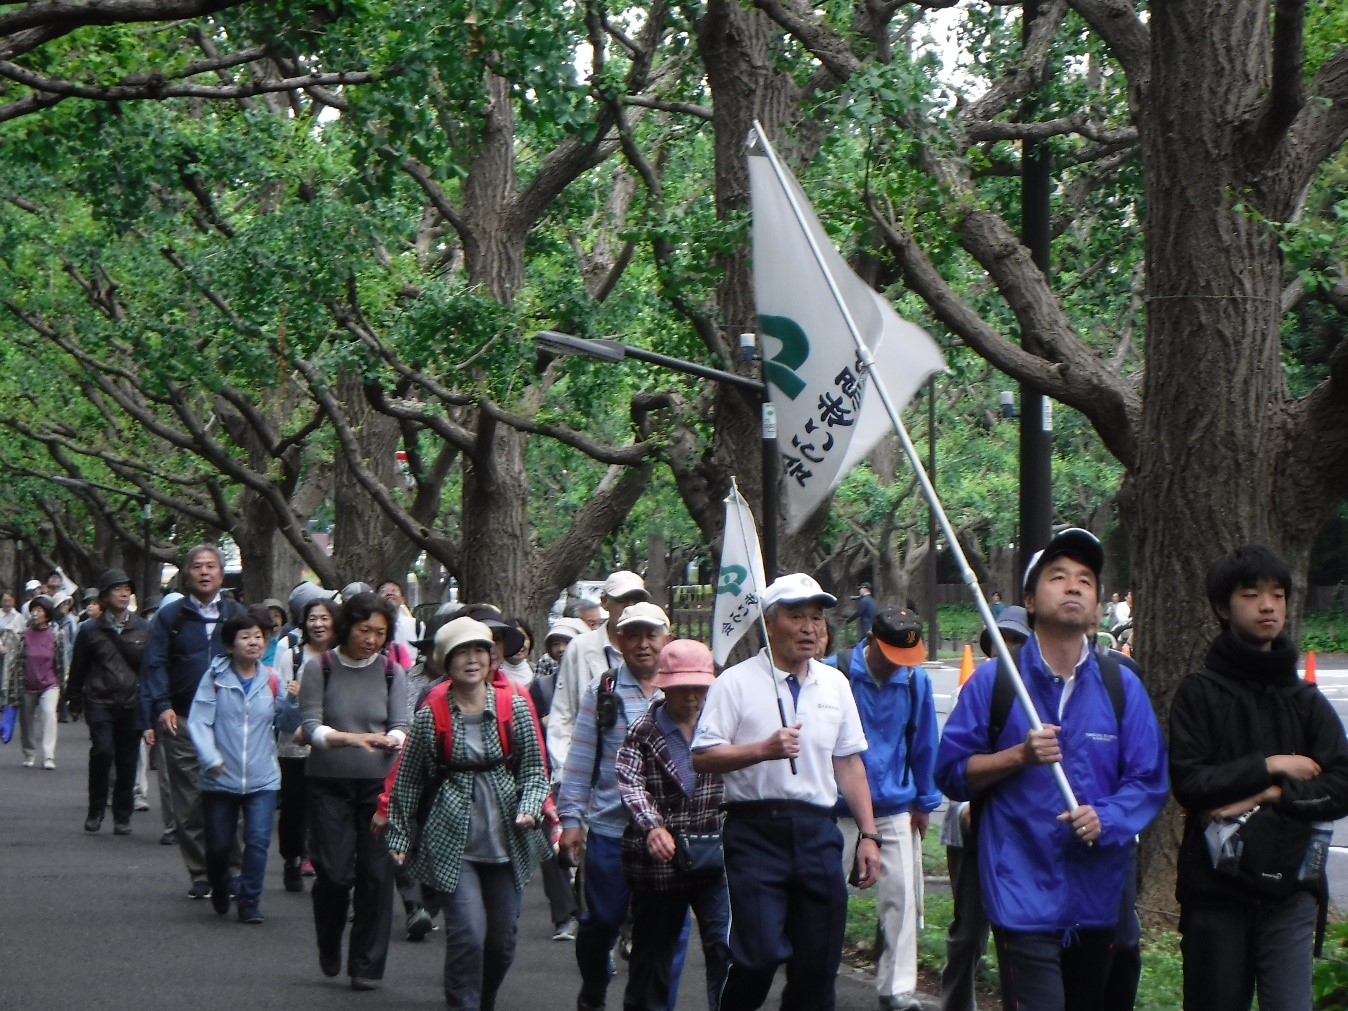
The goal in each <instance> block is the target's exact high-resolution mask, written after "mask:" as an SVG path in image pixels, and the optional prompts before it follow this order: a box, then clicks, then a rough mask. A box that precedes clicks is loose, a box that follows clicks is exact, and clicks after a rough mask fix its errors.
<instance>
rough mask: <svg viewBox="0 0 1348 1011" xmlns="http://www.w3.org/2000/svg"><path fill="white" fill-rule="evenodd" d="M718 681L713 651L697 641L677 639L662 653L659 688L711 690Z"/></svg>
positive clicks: (657, 685) (656, 677)
mask: <svg viewBox="0 0 1348 1011" xmlns="http://www.w3.org/2000/svg"><path fill="white" fill-rule="evenodd" d="M715 680H716V665H715V664H714V663H713V661H712V657H711V650H709V649H708V648H707V647H706V646H704V645H702V643H700V642H698V641H697V640H696V639H675V640H674V641H673V642H671V643H668V644H667V645H666V646H665V648H664V649H662V650H661V651H660V669H659V670H658V671H656V674H655V687H657V688H661V689H663V688H709V687H710V686H711V683H712V682H713V681H715Z"/></svg>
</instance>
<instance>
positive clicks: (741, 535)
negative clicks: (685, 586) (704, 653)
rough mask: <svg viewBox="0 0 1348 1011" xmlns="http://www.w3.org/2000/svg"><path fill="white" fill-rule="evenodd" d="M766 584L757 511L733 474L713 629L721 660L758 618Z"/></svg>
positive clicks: (715, 655) (715, 653)
mask: <svg viewBox="0 0 1348 1011" xmlns="http://www.w3.org/2000/svg"><path fill="white" fill-rule="evenodd" d="M765 585H766V581H765V580H764V578H763V552H762V549H761V548H759V546H758V528H757V527H755V526H754V514H753V513H751V512H750V511H749V503H748V502H746V501H744V496H743V495H741V494H740V490H739V488H738V487H736V485H735V479H734V478H731V479H730V494H729V495H727V496H726V498H725V535H724V536H723V538H722V540H721V570H720V572H718V573H717V576H716V608H715V610H714V612H713V618H712V632H711V652H712V657H713V658H714V659H715V660H716V662H717V663H718V664H724V663H725V662H726V658H727V657H729V656H730V651H731V650H732V649H734V648H735V643H737V642H739V641H740V637H741V636H742V635H744V633H745V632H747V631H748V630H749V629H750V628H751V627H752V626H753V624H754V623H755V622H756V621H758V613H759V610H760V607H759V603H758V599H759V596H760V595H761V594H762V592H763V587H764V586H765Z"/></svg>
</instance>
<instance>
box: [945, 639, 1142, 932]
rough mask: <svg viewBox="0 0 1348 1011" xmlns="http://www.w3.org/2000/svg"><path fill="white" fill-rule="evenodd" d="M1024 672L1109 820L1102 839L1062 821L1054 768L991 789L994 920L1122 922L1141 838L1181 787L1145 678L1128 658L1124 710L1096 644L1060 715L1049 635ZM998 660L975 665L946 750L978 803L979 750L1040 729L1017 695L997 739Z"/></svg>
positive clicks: (1083, 789)
mask: <svg viewBox="0 0 1348 1011" xmlns="http://www.w3.org/2000/svg"><path fill="white" fill-rule="evenodd" d="M1020 672H1021V676H1022V678H1023V679H1024V681H1025V687H1026V689H1027V690H1028V691H1029V694H1030V697H1031V698H1032V699H1033V700H1034V705H1035V709H1036V711H1037V712H1038V714H1039V718H1040V720H1042V721H1043V722H1044V723H1051V724H1056V725H1058V726H1060V727H1061V730H1060V731H1059V733H1058V742H1059V746H1060V747H1061V749H1062V756H1063V757H1062V766H1063V771H1064V772H1065V773H1066V774H1067V781H1068V783H1069V784H1070V785H1071V787H1072V791H1073V792H1074V793H1075V794H1076V798H1077V803H1078V804H1089V805H1091V806H1092V807H1094V808H1095V810H1096V813H1097V814H1098V815H1099V817H1100V828H1101V835H1100V838H1099V839H1098V840H1097V841H1096V843H1095V845H1094V846H1084V845H1082V844H1081V843H1080V842H1079V841H1078V840H1077V839H1076V838H1075V837H1074V836H1073V834H1072V830H1071V828H1070V827H1069V826H1068V825H1067V824H1066V823H1065V822H1061V821H1058V820H1057V818H1058V815H1060V814H1062V812H1063V809H1064V804H1063V799H1062V794H1061V793H1059V791H1058V787H1057V784H1056V782H1055V781H1054V779H1053V774H1052V771H1051V769H1050V767H1049V766H1029V767H1027V768H1024V769H1021V770H1020V771H1019V772H1016V773H1013V774H1012V775H1010V776H1008V777H1007V778H1006V779H1003V780H1002V781H1001V782H999V783H996V784H994V785H993V786H991V787H989V788H988V789H987V790H986V791H984V793H985V795H986V803H985V804H984V805H983V810H982V814H981V815H980V820H979V833H978V872H979V881H980V883H981V885H982V888H983V905H984V908H985V909H986V910H987V914H988V919H989V920H990V921H991V922H992V923H993V925H994V926H997V927H1001V928H1003V929H1006V930H1015V931H1024V932H1035V933H1038V932H1057V931H1061V932H1068V931H1071V930H1074V929H1083V928H1084V929H1095V928H1110V927H1113V926H1114V925H1115V924H1116V922H1117V921H1118V915H1119V905H1120V902H1121V899H1122V893H1123V884H1124V876H1125V874H1127V873H1128V870H1129V867H1130V866H1131V863H1130V850H1131V847H1132V844H1133V837H1134V836H1136V835H1137V833H1139V832H1141V831H1142V830H1143V829H1144V828H1146V827H1147V825H1149V824H1150V823H1151V821H1152V819H1153V818H1155V817H1156V815H1157V814H1158V813H1159V812H1160V810H1161V807H1162V805H1163V804H1164V803H1165V800H1166V794H1167V792H1168V790H1169V782H1168V778H1167V774H1166V750H1165V738H1164V736H1163V735H1162V733H1161V727H1160V724H1159V723H1158V722H1157V719H1156V714H1155V712H1154V711H1153V710H1152V707H1151V700H1150V699H1149V698H1148V697H1147V692H1146V689H1145V688H1144V687H1143V686H1142V682H1141V681H1139V680H1138V678H1137V676H1136V675H1135V674H1133V673H1132V672H1131V671H1130V670H1128V668H1127V667H1125V666H1122V665H1121V670H1120V675H1121V676H1122V678H1123V689H1124V691H1123V700H1124V706H1123V713H1122V716H1121V717H1119V718H1116V717H1115V714H1114V706H1113V704H1112V703H1111V702H1110V699H1109V692H1108V690H1107V689H1106V688H1105V684H1104V681H1103V680H1102V679H1101V677H1100V667H1099V664H1098V662H1097V659H1096V655H1095V652H1094V651H1093V650H1089V649H1085V648H1084V640H1083V655H1082V658H1081V660H1080V661H1079V662H1078V664H1077V667H1076V675H1075V679H1074V680H1075V682H1076V685H1075V687H1074V689H1073V690H1072V693H1071V695H1070V696H1069V697H1068V699H1067V705H1066V707H1065V709H1064V711H1063V713H1062V715H1061V717H1060V716H1059V715H1058V709H1059V703H1060V701H1061V699H1062V695H1063V688H1064V685H1065V682H1064V681H1063V679H1062V678H1060V677H1058V676H1057V675H1055V674H1054V673H1053V672H1052V671H1051V670H1050V669H1049V667H1048V665H1047V664H1046V663H1044V660H1043V657H1042V655H1041V654H1040V651H1039V642H1038V639H1037V638H1036V637H1034V636H1031V637H1030V639H1029V640H1028V641H1027V642H1026V643H1025V645H1024V646H1023V647H1022V649H1021V652H1020ZM996 676H997V663H996V661H995V660H989V661H987V662H986V663H984V664H983V665H982V666H980V667H979V668H978V669H977V670H976V671H974V674H973V676H972V677H971V678H970V679H969V681H968V683H967V684H965V686H964V688H963V689H962V690H961V692H960V697H959V702H958V704H957V705H956V706H955V709H954V711H953V712H951V714H950V718H949V719H948V720H947V721H946V725H945V732H944V734H943V735H942V738H941V744H940V747H939V748H938V749H937V755H936V783H937V785H938V786H939V787H940V788H941V790H942V791H943V792H944V793H945V794H946V795H947V796H949V797H951V798H953V799H955V800H972V799H974V796H975V791H973V790H971V789H970V788H969V785H968V783H967V782H966V781H965V778H964V772H965V767H966V766H967V765H968V763H969V759H970V758H971V757H972V756H974V755H979V754H991V753H994V752H997V751H1002V750H1004V749H1006V748H1010V747H1013V746H1015V745H1017V744H1020V743H1021V742H1023V741H1024V740H1025V735H1026V734H1027V733H1028V732H1029V720H1028V719H1026V717H1025V713H1024V712H1023V711H1022V709H1021V707H1020V704H1019V703H1018V702H1013V703H1012V705H1011V710H1010V712H1009V713H1008V714H1007V717H1006V725H1005V726H1004V727H1003V728H1002V732H1001V735H1000V737H999V738H998V739H997V741H996V744H995V746H992V747H990V746H989V741H988V722H989V710H990V708H991V703H992V693H993V684H994V682H995V681H996Z"/></svg>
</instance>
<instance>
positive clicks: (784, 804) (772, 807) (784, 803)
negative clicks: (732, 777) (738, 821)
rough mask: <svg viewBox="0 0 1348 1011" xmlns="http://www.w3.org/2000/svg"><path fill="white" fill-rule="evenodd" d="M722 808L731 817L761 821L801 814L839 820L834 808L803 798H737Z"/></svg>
mask: <svg viewBox="0 0 1348 1011" xmlns="http://www.w3.org/2000/svg"><path fill="white" fill-rule="evenodd" d="M721 810H722V811H724V812H725V813H726V814H727V815H729V816H730V817H731V818H747V819H757V820H760V821H762V820H766V819H769V818H796V817H799V816H801V815H806V816H809V817H813V818H827V819H828V820H829V821H837V817H836V816H835V815H834V814H833V808H831V807H823V806H821V805H819V804H807V803H805V801H803V800H737V801H729V802H727V803H725V804H722V805H721Z"/></svg>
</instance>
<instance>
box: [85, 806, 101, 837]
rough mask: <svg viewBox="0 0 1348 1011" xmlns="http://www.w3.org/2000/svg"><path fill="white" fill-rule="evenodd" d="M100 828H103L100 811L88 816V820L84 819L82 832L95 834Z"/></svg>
mask: <svg viewBox="0 0 1348 1011" xmlns="http://www.w3.org/2000/svg"><path fill="white" fill-rule="evenodd" d="M102 827H103V812H102V811H100V812H99V813H98V814H91V815H89V817H88V818H85V819H84V831H86V832H97V831H98V830H99V829H101V828H102Z"/></svg>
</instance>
